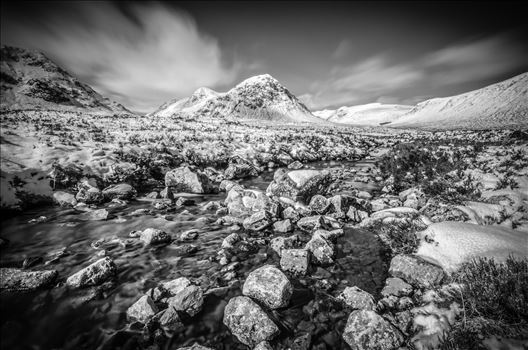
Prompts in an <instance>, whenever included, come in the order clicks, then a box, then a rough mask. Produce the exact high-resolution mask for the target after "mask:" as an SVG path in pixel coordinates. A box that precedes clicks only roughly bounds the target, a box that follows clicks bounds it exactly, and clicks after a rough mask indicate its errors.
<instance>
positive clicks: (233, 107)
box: [151, 74, 324, 123]
mask: <svg viewBox="0 0 528 350" xmlns="http://www.w3.org/2000/svg"><path fill="white" fill-rule="evenodd" d="M202 89H204V88H202ZM198 91H200V89H199V90H197V92H198ZM197 92H195V93H194V94H193V95H192V96H191V97H190V98H188V99H183V100H178V101H174V102H172V103H171V102H169V103H167V104H165V105H164V106H162V107H160V108H159V109H158V110H157V111H156V112H154V113H152V114H151V115H153V116H167V115H172V114H188V115H194V116H197V117H215V118H223V119H233V120H237V119H257V120H270V121H284V122H312V123H321V122H324V121H322V120H321V119H319V118H317V117H315V116H314V115H313V114H312V113H311V112H310V111H309V110H308V108H306V106H305V105H304V104H302V103H301V102H300V101H299V100H298V99H297V97H295V96H294V95H293V94H292V93H290V92H289V91H288V90H287V89H286V88H285V87H284V86H282V85H281V84H280V83H279V82H278V81H277V80H276V79H274V78H273V77H272V76H270V75H268V74H264V75H258V76H254V77H251V78H249V79H246V80H244V81H243V82H241V83H240V84H238V85H237V86H235V87H234V88H232V89H231V90H229V91H228V92H226V93H216V92H214V91H212V90H210V89H207V90H205V93H199V94H197ZM195 95H197V96H195Z"/></svg>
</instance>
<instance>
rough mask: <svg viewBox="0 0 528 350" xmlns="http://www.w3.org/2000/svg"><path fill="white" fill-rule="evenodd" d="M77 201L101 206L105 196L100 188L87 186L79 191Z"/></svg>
mask: <svg viewBox="0 0 528 350" xmlns="http://www.w3.org/2000/svg"><path fill="white" fill-rule="evenodd" d="M75 199H76V200H77V201H78V202H83V203H86V204H99V203H102V202H103V201H104V196H103V192H101V190H99V189H98V188H96V187H92V186H88V185H85V186H82V187H81V188H80V189H79V192H77V195H76V196H75Z"/></svg>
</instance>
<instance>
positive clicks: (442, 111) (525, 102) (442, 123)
mask: <svg viewBox="0 0 528 350" xmlns="http://www.w3.org/2000/svg"><path fill="white" fill-rule="evenodd" d="M390 126H395V127H410V128H413V127H418V128H438V129H486V128H508V127H516V126H525V127H526V126H528V73H523V74H520V75H518V76H515V77H513V78H511V79H508V80H505V81H502V82H500V83H497V84H493V85H489V86H487V87H485V88H482V89H479V90H474V91H470V92H467V93H464V94H460V95H456V96H451V97H444V98H434V99H431V100H427V101H424V102H422V103H419V104H418V105H417V106H416V107H414V108H413V109H412V110H411V111H409V112H408V113H406V114H404V115H402V116H401V118H399V119H398V120H396V121H394V122H392V123H391V124H390Z"/></svg>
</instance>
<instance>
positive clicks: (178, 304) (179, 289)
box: [162, 277, 204, 316]
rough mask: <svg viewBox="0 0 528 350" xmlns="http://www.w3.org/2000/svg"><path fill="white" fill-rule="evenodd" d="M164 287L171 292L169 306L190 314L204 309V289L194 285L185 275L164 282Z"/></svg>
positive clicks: (192, 314)
mask: <svg viewBox="0 0 528 350" xmlns="http://www.w3.org/2000/svg"><path fill="white" fill-rule="evenodd" d="M162 286H163V288H164V289H166V290H167V291H168V292H169V295H170V298H169V299H168V300H167V303H168V304H169V307H173V308H174V309H175V310H177V311H184V312H186V313H188V314H189V315H190V316H195V315H196V314H198V313H199V312H200V311H201V310H202V306H203V302H204V298H203V290H202V288H200V287H199V286H197V285H194V284H192V283H191V281H189V279H187V278H185V277H180V278H177V279H175V280H172V281H169V282H165V283H163V284H162Z"/></svg>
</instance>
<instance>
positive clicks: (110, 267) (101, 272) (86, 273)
mask: <svg viewBox="0 0 528 350" xmlns="http://www.w3.org/2000/svg"><path fill="white" fill-rule="evenodd" d="M116 272H117V268H116V266H115V264H114V262H113V261H112V259H110V258H109V257H106V258H102V259H99V260H97V261H96V262H94V263H92V264H90V265H88V266H87V267H85V268H84V269H81V270H80V271H78V272H76V273H74V274H73V275H71V276H70V277H68V279H66V285H67V286H69V287H71V288H82V287H88V286H96V285H99V284H101V283H103V282H105V281H106V280H108V279H109V278H111V277H113V276H115V274H116Z"/></svg>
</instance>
